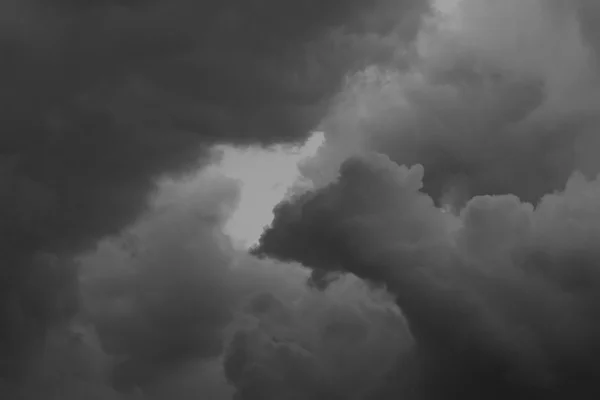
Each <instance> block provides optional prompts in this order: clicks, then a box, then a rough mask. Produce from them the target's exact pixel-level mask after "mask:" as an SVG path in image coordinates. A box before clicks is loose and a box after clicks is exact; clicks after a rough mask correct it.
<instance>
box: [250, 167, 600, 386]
mask: <svg viewBox="0 0 600 400" xmlns="http://www.w3.org/2000/svg"><path fill="white" fill-rule="evenodd" d="M422 177H423V169H422V167H421V166H419V165H417V166H414V167H411V168H408V167H400V166H398V165H397V164H395V163H394V162H392V161H391V160H389V158H387V157H385V156H382V155H377V156H374V157H365V158H355V159H352V160H349V161H347V162H346V163H345V164H344V165H343V167H342V169H341V172H340V177H339V180H338V181H336V182H335V183H333V184H331V185H329V186H327V187H326V188H324V189H322V190H321V191H319V192H316V193H314V192H310V193H307V194H304V195H303V197H302V198H301V199H298V200H295V201H292V202H288V203H283V204H281V205H280V206H279V208H278V209H277V212H276V219H275V222H274V224H273V226H272V227H271V228H270V229H268V230H267V231H266V232H265V234H264V235H263V237H262V239H261V243H260V246H259V247H258V249H257V252H259V253H261V254H266V255H270V256H274V257H277V258H280V259H283V260H294V261H299V262H302V263H303V264H305V265H308V266H311V267H313V268H316V269H338V270H342V271H349V272H352V273H355V274H357V275H358V276H360V277H363V278H365V279H368V280H372V281H375V282H378V283H381V284H385V285H386V286H387V288H388V289H389V290H390V291H391V292H392V293H394V295H395V297H396V302H397V304H398V306H399V307H400V309H401V310H402V312H403V313H404V315H405V316H406V318H407V322H408V325H409V327H410V331H411V333H412V334H413V335H414V336H415V340H416V350H415V351H416V352H417V356H416V357H415V358H414V359H411V362H410V363H408V364H402V365H403V368H405V369H404V370H402V371H399V372H398V374H399V375H398V376H400V377H401V376H402V375H403V374H405V373H406V374H410V373H413V374H414V371H415V370H416V371H418V373H417V377H418V378H414V380H413V381H412V382H409V387H410V388H411V389H409V388H408V387H406V386H402V387H400V388H394V389H393V390H392V389H390V390H392V391H391V392H387V393H386V394H385V395H382V396H383V397H382V398H390V397H385V396H392V394H394V393H395V394H396V395H400V394H405V393H409V392H410V390H415V389H414V388H415V387H417V389H416V390H417V393H418V395H417V397H416V398H430V397H431V398H439V396H442V395H444V396H445V395H449V393H450V394H452V396H467V397H468V398H472V396H486V397H488V398H505V396H509V395H511V396H534V397H535V396H541V395H544V396H547V397H549V398H560V397H561V396H566V395H569V394H576V395H579V394H583V393H593V392H594V390H596V389H595V388H596V384H595V382H596V379H597V376H598V371H600V369H599V368H600V366H599V365H598V363H597V361H596V360H597V356H598V354H597V349H598V341H597V339H596V337H597V332H598V326H597V323H596V322H595V321H596V318H595V315H596V312H597V307H596V303H597V296H596V295H595V292H597V289H598V282H599V281H598V279H597V277H598V270H597V269H598V253H597V250H596V249H595V247H596V246H595V245H594V244H593V243H594V242H593V241H594V239H593V238H594V237H595V236H596V235H597V232H596V231H597V229H598V225H597V223H596V222H597V221H596V218H595V217H594V216H595V214H597V211H596V210H595V208H596V206H595V205H594V204H595V203H596V202H597V193H598V182H597V181H596V180H593V181H589V180H586V179H585V178H584V177H583V176H582V175H580V174H576V175H574V176H573V177H571V178H570V180H569V182H568V184H567V187H566V188H565V190H564V191H562V192H558V193H555V194H551V195H547V196H545V197H543V199H542V200H541V201H540V202H539V204H537V205H536V206H535V207H534V206H533V205H531V204H529V203H522V202H521V201H520V200H519V199H518V198H517V197H516V196H514V195H498V196H479V197H474V198H473V199H471V200H470V201H469V202H468V203H467V204H466V206H465V207H464V208H463V209H462V211H461V212H460V214H459V215H453V214H451V213H448V212H447V211H445V210H443V209H440V208H437V207H436V206H435V205H434V202H433V200H432V199H431V198H430V197H429V196H427V195H426V194H424V193H423V192H421V189H422V184H421V179H422ZM397 381H401V380H400V379H398V380H397ZM384 393H385V391H384ZM469 396H471V397H469ZM494 396H495V397H494ZM553 396H554V397H553ZM556 396H558V397H556Z"/></svg>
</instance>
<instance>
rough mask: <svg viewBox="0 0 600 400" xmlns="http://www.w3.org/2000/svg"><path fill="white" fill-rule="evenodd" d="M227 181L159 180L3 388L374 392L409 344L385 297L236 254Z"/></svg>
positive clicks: (154, 396)
mask: <svg viewBox="0 0 600 400" xmlns="http://www.w3.org/2000/svg"><path fill="white" fill-rule="evenodd" d="M238 185H239V183H238V182H236V181H234V180H232V179H229V178H226V177H224V176H222V175H220V174H219V173H217V172H215V170H214V169H213V168H209V169H206V170H204V172H203V173H202V174H201V175H199V176H197V177H195V178H193V179H187V180H184V181H177V182H175V181H172V180H168V181H165V182H162V183H161V185H160V190H159V192H158V193H157V194H156V195H155V196H153V197H152V199H151V202H150V208H149V209H148V210H147V211H146V212H145V213H144V215H143V217H141V218H140V219H139V220H138V221H137V222H136V223H135V224H133V225H132V226H130V227H128V228H127V229H125V230H124V231H123V232H121V233H120V234H119V235H116V236H112V237H109V238H106V239H104V240H102V241H101V242H100V243H99V244H98V246H97V248H96V249H95V250H93V251H90V252H88V253H86V254H84V255H83V256H81V257H79V258H78V260H77V261H78V263H79V264H80V267H79V285H78V291H79V295H80V302H79V304H80V308H79V310H78V315H77V317H76V318H74V319H71V320H70V321H69V322H68V323H64V324H62V325H61V326H59V327H56V328H53V329H51V330H50V331H49V332H48V333H47V335H46V336H45V340H44V342H43V343H40V345H41V346H42V347H43V349H44V350H43V351H40V352H37V353H36V354H35V355H36V357H35V362H34V363H31V367H30V369H29V373H28V374H27V380H26V381H25V384H23V385H21V386H20V388H17V389H15V388H10V387H9V388H8V389H7V390H9V389H10V390H17V392H18V395H20V396H22V397H23V398H24V399H27V400H29V399H31V400H36V399H39V398H42V397H43V398H61V399H67V400H70V399H79V398H82V397H85V398H101V399H107V400H117V399H119V400H130V399H131V400H133V399H136V400H137V399H144V400H146V399H148V400H164V399H172V398H175V399H182V400H183V399H187V398H197V397H203V398H214V399H216V400H220V399H223V400H225V399H231V398H232V396H233V395H234V394H235V395H236V396H238V398H241V399H253V398H261V399H268V398H281V397H277V396H284V397H285V396H288V397H289V396H304V397H301V398H307V399H312V398H319V397H316V396H321V397H322V398H335V397H327V396H338V398H346V397H347V396H348V395H350V394H351V393H355V394H360V395H361V396H363V395H364V396H366V395H367V394H369V393H372V392H373V391H375V390H376V389H377V388H379V387H380V386H381V382H383V381H384V380H385V378H386V377H387V375H388V374H389V373H390V371H391V370H392V369H393V366H394V364H395V361H396V358H397V356H398V355H399V354H402V353H403V352H406V351H408V349H410V345H411V343H412V337H411V335H410V333H409V332H408V330H407V328H406V323H405V320H404V317H403V316H402V314H401V313H400V312H399V310H398V309H397V307H396V305H395V304H394V302H393V299H392V298H391V296H390V295H389V294H388V293H387V292H386V291H385V290H384V289H383V288H377V287H374V286H371V285H369V284H367V283H365V282H363V281H362V280H360V279H358V278H357V277H354V276H345V277H343V278H340V279H338V280H337V281H336V282H335V283H334V284H333V285H331V287H330V288H328V289H326V290H323V291H321V290H316V289H314V288H313V287H310V286H309V285H308V284H307V282H308V280H309V278H310V272H309V271H308V270H307V269H306V268H304V267H302V266H300V265H298V264H284V263H280V262H275V261H271V260H259V259H257V258H255V257H253V256H251V255H249V254H247V253H246V252H242V251H240V250H237V249H236V248H235V247H234V245H233V243H232V241H231V239H230V238H229V237H227V236H226V235H225V234H224V233H223V231H222V228H223V225H224V224H225V223H226V221H227V219H228V218H229V217H230V215H231V213H232V211H233V209H234V208H235V205H236V202H237V201H238V196H239V186H238ZM359 378H360V379H359ZM300 383H302V385H300ZM304 384H305V385H308V386H303V385H304ZM299 385H300V386H299ZM0 393H2V392H0ZM6 393H8V394H6V397H11V398H12V397H16V396H17V394H14V393H11V392H6ZM52 396H54V397H52ZM269 396H271V397H269ZM272 396H275V397H272ZM323 396H325V397H323Z"/></svg>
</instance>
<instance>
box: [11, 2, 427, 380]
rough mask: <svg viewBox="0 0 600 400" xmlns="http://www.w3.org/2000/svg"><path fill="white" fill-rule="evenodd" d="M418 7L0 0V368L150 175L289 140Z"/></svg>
mask: <svg viewBox="0 0 600 400" xmlns="http://www.w3.org/2000/svg"><path fill="white" fill-rule="evenodd" d="M426 7H427V4H426V2H423V1H419V0H408V1H402V2H396V1H387V0H382V1H377V2H367V3H365V2H363V1H331V2H327V3H326V4H325V3H322V2H314V1H311V2H306V1H302V2H300V1H200V2H198V1H190V0H175V1H161V0H158V1H144V0H142V1H129V2H127V1H109V0H107V1H93V2H85V4H83V3H82V2H76V1H68V0H55V1H38V0H25V1H16V0H9V1H3V2H2V4H1V5H0V15H1V16H0V49H1V51H2V54H3V63H2V73H1V74H0V86H1V87H2V94H1V95H0V121H2V122H1V123H0V130H1V131H2V135H1V138H0V221H1V223H0V237H1V243H0V254H2V260H1V262H2V266H1V276H0V292H1V293H2V299H1V301H0V303H1V304H2V310H1V311H0V343H2V346H0V347H1V348H0V358H1V359H2V360H3V362H2V366H1V367H0V368H1V370H0V376H2V377H3V378H4V377H6V376H7V375H10V374H13V375H20V372H22V371H23V369H26V368H25V366H18V365H16V364H17V361H20V360H25V359H27V357H25V352H26V349H31V345H32V343H33V342H35V341H36V340H37V339H39V337H40V336H43V332H44V331H45V330H46V329H47V328H48V326H49V325H51V324H53V323H54V322H56V321H61V320H64V319H66V318H68V317H69V316H70V315H71V314H72V313H73V311H74V309H76V308H77V306H76V305H75V302H74V301H73V300H74V297H76V296H75V295H74V293H75V292H76V289H75V287H76V279H75V278H74V277H75V269H74V268H71V267H64V266H63V264H69V260H68V259H69V257H70V256H71V255H72V254H73V253H76V252H78V251H81V250H82V249H86V248H88V247H89V246H91V245H93V244H94V243H95V241H96V240H98V239H99V238H101V237H103V236H105V235H109V234H115V233H118V231H119V230H120V229H122V228H123V227H124V226H126V224H128V223H130V222H132V221H133V220H135V218H136V216H137V215H138V214H139V212H140V211H141V210H142V209H143V208H144V205H145V199H146V197H147V195H148V193H149V192H150V191H151V190H152V188H153V186H154V180H155V179H156V178H157V177H159V176H161V175H163V174H176V173H181V172H185V171H187V170H189V169H190V168H192V167H195V166H196V165H197V164H198V163H199V162H202V161H198V160H199V158H200V159H202V157H201V156H202V155H203V153H206V151H205V150H206V148H207V146H210V145H211V144H214V143H221V142H236V143H271V142H275V141H282V140H285V141H293V140H300V139H302V138H303V137H304V136H306V135H307V132H308V131H309V130H310V129H311V128H312V127H313V126H314V125H315V124H317V123H318V121H319V119H320V118H321V116H322V115H323V114H324V112H325V110H326V109H327V105H328V99H329V97H330V96H331V95H332V94H333V93H334V92H335V90H336V88H337V87H338V84H339V82H340V81H341V79H342V78H343V76H344V75H345V74H346V72H348V71H349V70H352V69H353V68H355V67H357V66H359V65H361V64H362V63H364V62H365V60H371V59H374V58H381V57H380V56H382V54H387V47H386V46H387V44H386V43H387V42H386V40H381V41H380V40H378V38H379V37H383V36H386V35H390V37H394V38H400V37H404V38H410V37H412V36H414V34H415V33H416V30H417V28H418V25H419V18H418V15H419V14H420V13H421V11H424V10H425V9H426ZM390 15H393V18H391V19H390V17H389V16H390ZM404 17H406V18H404ZM399 20H403V21H407V22H406V23H404V22H402V23H397V21H399ZM204 155H205V156H206V154H204ZM205 158H206V157H205ZM63 260H64V261H63ZM42 287H43V289H41V288H42Z"/></svg>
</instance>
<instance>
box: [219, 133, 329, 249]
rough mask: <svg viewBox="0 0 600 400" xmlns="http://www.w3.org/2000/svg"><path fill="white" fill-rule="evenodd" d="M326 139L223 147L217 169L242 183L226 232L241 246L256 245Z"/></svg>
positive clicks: (314, 137) (317, 136)
mask: <svg viewBox="0 0 600 400" xmlns="http://www.w3.org/2000/svg"><path fill="white" fill-rule="evenodd" d="M323 140H324V136H323V133H322V132H315V133H313V134H312V135H311V136H310V137H309V138H308V139H307V141H306V143H304V144H303V145H302V146H274V147H272V148H270V149H263V148H250V149H247V148H242V149H239V148H235V147H226V148H223V159H222V160H221V161H220V163H219V164H218V166H217V169H218V171H219V172H221V173H222V174H223V175H225V176H228V177H230V178H233V179H236V180H239V181H240V184H241V188H240V191H241V192H240V199H239V204H238V205H237V208H236V210H235V211H234V212H233V214H232V215H231V217H230V219H229V221H228V222H227V224H225V231H226V232H227V234H228V235H230V236H231V237H232V238H233V240H234V241H235V242H236V243H237V244H238V245H239V246H241V247H244V248H249V247H251V246H252V245H254V244H256V242H257V241H258V238H259V237H260V235H261V233H262V231H263V228H265V227H266V226H268V225H269V224H270V223H271V220H272V219H273V208H274V207H275V206H276V205H277V204H278V203H279V202H281V201H282V200H283V199H284V197H285V196H286V194H287V193H288V191H289V190H290V189H292V187H293V186H294V185H295V184H297V183H298V182H297V181H298V180H299V178H300V171H299V170H298V164H299V163H301V162H302V160H305V159H307V158H309V157H310V156H313V155H314V154H315V153H316V152H317V149H318V148H319V146H321V144H322V142H323Z"/></svg>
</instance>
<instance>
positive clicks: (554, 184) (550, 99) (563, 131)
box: [305, 0, 600, 207]
mask: <svg viewBox="0 0 600 400" xmlns="http://www.w3.org/2000/svg"><path fill="white" fill-rule="evenodd" d="M459 4H460V5H459V9H458V10H459V14H458V15H459V17H457V18H455V20H451V21H448V20H446V21H443V22H440V21H439V20H438V21H431V22H430V23H428V24H425V27H424V29H423V30H422V31H421V33H420V35H419V39H418V40H417V44H416V46H415V54H414V57H413V60H412V64H411V68H410V69H409V70H406V69H402V68H401V69H398V68H394V67H393V66H390V65H385V66H380V65H374V66H372V67H371V68H369V69H366V70H365V71H363V72H362V73H360V74H357V75H356V76H355V78H354V79H352V80H350V81H349V82H348V85H347V88H346V90H345V91H344V92H342V93H341V94H340V95H339V96H338V97H337V101H336V106H335V107H333V111H332V112H331V113H330V114H329V115H328V116H327V117H326V118H325V119H324V121H323V124H322V128H323V130H325V131H326V132H327V135H328V140H329V142H330V145H329V149H328V150H323V152H322V153H323V154H322V156H321V157H317V160H315V161H314V162H313V164H314V165H312V166H311V165H310V163H309V165H307V166H306V167H305V172H306V174H307V175H308V177H309V178H311V179H313V180H314V179H316V180H317V181H319V180H320V181H325V182H326V181H327V180H329V181H330V180H331V179H332V178H333V177H334V176H335V171H337V168H338V167H339V163H340V162H341V161H342V160H343V159H344V158H346V157H347V156H348V155H349V154H353V153H357V152H360V151H361V149H371V150H375V151H379V152H382V153H384V154H388V155H389V156H390V157H391V158H392V159H393V160H394V161H396V162H398V163H399V164H407V165H412V164H415V163H419V164H422V165H423V166H424V167H425V177H424V190H425V192H427V193H428V194H430V195H431V196H432V197H433V198H434V200H435V201H436V202H438V203H444V204H450V205H452V206H455V207H461V206H462V205H464V203H465V202H466V201H467V200H468V199H469V198H470V197H472V196H474V195H480V194H503V193H513V194H515V195H517V196H519V197H520V198H521V199H523V200H526V201H537V200H539V198H540V197H541V196H542V195H544V194H545V193H548V192H551V191H553V190H555V189H559V188H561V187H562V186H563V185H564V183H565V182H566V180H567V179H568V177H569V176H570V174H571V172H572V171H573V170H575V169H578V170H581V171H582V172H584V173H585V174H586V175H587V176H589V177H594V176H595V174H596V173H597V172H598V171H600V166H599V165H598V162H597V157H596V154H597V152H598V149H599V148H600V147H599V146H598V139H597V135H596V132H597V129H598V127H600V121H599V120H598V117H597V115H598V104H600V103H599V102H598V99H599V95H600V91H599V89H600V80H599V78H600V76H599V75H598V72H597V71H598V68H597V65H598V52H597V37H596V35H593V34H591V33H590V32H589V31H590V29H592V28H590V22H589V21H592V20H595V19H597V18H598V17H600V14H599V13H598V12H597V11H598V10H597V9H596V8H595V7H593V6H591V3H589V2H585V1H583V2H573V4H571V2H570V3H569V4H562V3H561V4H558V2H554V1H551V0H550V1H548V0H525V1H512V0H510V1H503V2H494V1H488V0H464V1H461V2H460V3H459ZM583 14H585V17H584V16H583ZM323 171H328V172H327V173H326V175H327V177H323Z"/></svg>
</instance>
